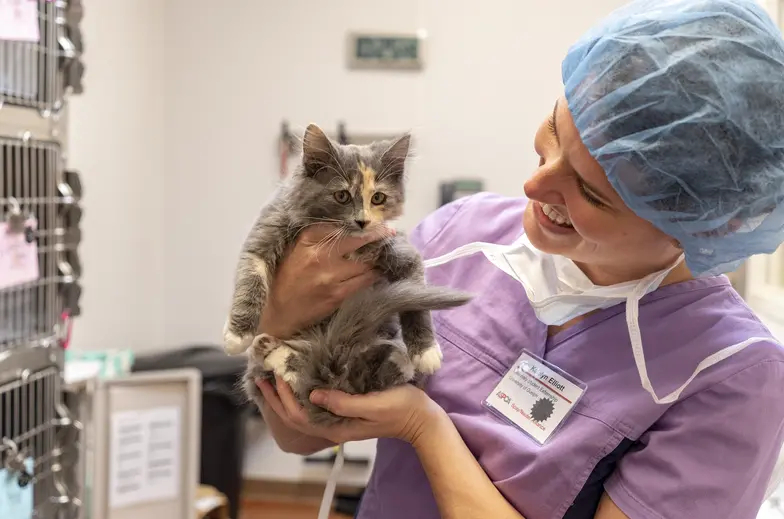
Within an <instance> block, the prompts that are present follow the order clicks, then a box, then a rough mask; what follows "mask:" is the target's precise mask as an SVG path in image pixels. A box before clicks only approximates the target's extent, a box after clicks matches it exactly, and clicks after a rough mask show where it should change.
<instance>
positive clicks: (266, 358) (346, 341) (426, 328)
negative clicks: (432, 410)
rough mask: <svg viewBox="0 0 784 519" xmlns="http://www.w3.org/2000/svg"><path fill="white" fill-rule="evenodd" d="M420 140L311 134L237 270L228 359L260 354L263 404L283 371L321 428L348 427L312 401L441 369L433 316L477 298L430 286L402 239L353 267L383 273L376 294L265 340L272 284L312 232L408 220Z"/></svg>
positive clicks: (250, 378)
mask: <svg viewBox="0 0 784 519" xmlns="http://www.w3.org/2000/svg"><path fill="white" fill-rule="evenodd" d="M409 143H410V136H409V135H405V136H403V137H401V138H399V139H397V140H394V141H384V142H376V143H373V144H370V145H367V146H356V145H346V146H344V145H339V144H336V143H334V142H332V141H331V140H330V139H329V138H328V137H327V136H326V135H325V134H324V132H322V131H321V129H319V128H318V127H317V126H315V125H310V126H308V128H307V130H306V132H305V136H304V139H303V146H302V147H303V155H302V164H301V165H300V166H299V168H297V170H296V172H295V173H294V174H293V175H292V176H291V177H290V178H289V179H288V180H287V181H285V182H284V183H283V185H282V186H281V187H280V188H279V190H278V191H277V193H276V194H275V196H274V198H273V200H272V201H271V202H270V203H268V204H267V205H266V206H265V207H264V208H263V209H262V211H261V215H260V216H259V218H258V219H257V221H256V223H255V224H254V226H253V229H252V230H251V232H250V235H249V236H248V238H247V240H246V242H245V244H244V247H243V249H242V253H241V255H240V260H239V265H238V268H237V273H236V279H235V288H234V296H233V301H232V305H231V313H230V315H229V318H228V320H227V321H226V326H225V329H224V341H225V348H226V351H227V352H229V353H230V354H238V353H241V352H243V351H246V350H247V349H249V348H250V351H249V354H248V358H249V360H248V368H247V371H246V374H245V377H244V388H245V391H246V393H247V394H248V395H249V396H250V397H251V398H252V399H254V400H255V401H256V402H257V403H261V393H260V391H259V390H258V388H257V387H256V385H255V381H256V380H258V379H262V378H272V377H273V373H275V374H277V375H279V376H280V377H281V378H283V380H285V381H286V382H288V383H289V385H290V386H291V388H292V390H293V391H294V393H295V395H296V396H297V398H298V400H299V401H300V403H301V404H302V405H303V406H304V407H305V408H306V409H307V410H308V412H309V414H310V418H311V419H312V420H313V421H314V422H317V423H322V424H331V423H337V422H339V421H341V420H342V419H341V418H339V417H337V416H336V415H334V414H332V413H330V412H328V411H326V410H324V409H322V408H320V407H317V406H314V405H312V404H311V403H310V401H309V395H310V393H311V391H312V390H313V389H316V388H327V389H339V390H341V391H344V392H347V393H352V394H363V393H368V392H371V391H382V390H384V389H388V388H391V387H393V386H397V385H401V384H406V383H409V382H414V383H420V382H421V381H422V380H423V378H424V376H426V375H429V374H432V373H434V372H435V371H436V370H437V369H438V368H439V367H440V366H441V359H442V356H441V349H440V348H439V346H438V343H437V342H436V340H435V336H434V333H433V326H432V321H431V316H430V310H437V309H444V308H451V307H455V306H460V305H463V304H465V303H467V302H468V301H469V300H470V299H471V296H470V295H468V294H465V293H462V292H455V291H452V290H449V289H446V288H440V287H431V286H427V285H426V284H425V277H424V267H423V265H422V260H421V257H420V256H419V254H418V253H417V251H416V249H414V247H413V246H412V245H411V244H410V243H409V242H408V240H407V239H406V238H405V236H404V235H402V233H398V234H397V235H396V236H390V237H387V238H385V239H383V240H381V241H378V242H375V243H371V244H368V245H366V246H364V247H362V248H360V249H359V250H358V251H357V252H356V253H355V254H354V255H352V256H353V257H352V259H361V260H363V261H370V262H372V263H373V265H374V268H375V269H376V270H377V271H378V272H379V273H380V274H381V280H380V281H379V282H377V283H376V284H375V285H374V286H373V287H371V288H369V289H367V290H363V291H360V292H359V293H357V294H355V295H353V296H351V297H349V298H348V299H347V300H346V301H344V302H343V304H342V305H341V307H340V308H339V309H338V310H336V311H335V312H334V313H333V314H332V315H331V316H329V317H327V318H326V319H324V320H322V321H321V322H320V323H317V324H315V325H313V326H310V327H308V328H305V329H303V330H300V331H299V332H297V333H296V334H295V335H294V336H293V337H291V338H290V339H287V340H280V339H277V338H274V337H270V336H268V335H266V334H263V333H262V334H261V335H258V336H257V335H256V332H257V328H258V325H259V319H260V316H261V314H262V308H263V305H264V302H265V299H266V296H267V294H268V290H269V284H270V281H271V280H272V279H274V276H275V271H276V269H277V267H278V265H279V264H280V261H281V260H282V258H283V256H284V254H285V252H286V250H287V249H288V247H289V246H290V245H291V244H292V243H293V242H294V241H295V240H296V238H297V236H298V234H299V233H300V232H301V231H302V230H303V229H305V228H306V227H308V226H310V225H313V224H316V223H328V224H331V225H334V226H336V232H335V233H334V234H332V235H330V238H328V239H327V240H326V241H327V243H325V244H324V246H327V247H328V246H330V243H329V241H331V240H332V239H338V238H340V237H342V236H348V235H361V234H362V233H365V232H368V231H370V230H371V229H374V228H376V226H379V225H382V224H383V223H384V222H386V221H388V220H392V219H394V218H397V217H399V216H400V215H401V214H402V211H403V204H404V198H405V197H404V194H405V185H404V176H405V161H406V158H407V157H408V152H409Z"/></svg>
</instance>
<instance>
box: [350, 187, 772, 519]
mask: <svg viewBox="0 0 784 519" xmlns="http://www.w3.org/2000/svg"><path fill="white" fill-rule="evenodd" d="M525 205H526V200H524V199H519V198H518V199H510V198H502V197H500V196H496V195H490V194H480V195H475V196H471V197H467V198H464V199H461V200H458V201H456V202H453V203H451V204H449V205H446V206H444V207H442V208H440V209H439V210H437V211H436V212H435V213H434V214H432V215H431V216H429V217H428V218H426V219H425V220H424V221H423V222H422V223H421V224H420V225H419V226H418V227H417V228H416V229H415V230H414V232H413V233H412V236H411V238H412V241H413V243H414V244H415V246H416V247H417V248H418V249H419V250H420V252H421V253H422V255H423V256H424V257H425V258H434V257H437V256H440V255H442V254H444V253H447V252H449V251H451V250H452V249H454V248H456V247H458V246H461V245H464V244H466V243H470V242H474V241H484V242H493V243H504V244H506V243H511V242H513V241H514V240H515V239H516V238H518V237H519V236H520V234H521V233H522V232H523V231H522V215H523V210H524V208H525ZM427 278H428V282H429V283H431V284H439V285H448V286H451V287H455V288H460V289H465V290H469V291H471V292H473V293H475V294H477V297H476V299H475V300H473V301H472V302H471V303H470V304H469V305H467V306H465V307H461V308H457V309H452V310H446V311H441V312H435V313H434V316H433V319H434V322H435V326H436V329H437V333H438V338H439V343H440V344H441V347H442V349H443V352H444V363H443V367H442V368H441V370H440V371H438V372H437V373H436V374H435V375H434V376H433V377H432V378H431V380H430V381H429V383H428V386H427V392H428V394H429V395H430V396H431V397H432V398H433V399H434V400H435V401H436V402H438V403H439V404H440V405H441V406H442V407H443V408H444V409H445V410H446V411H447V412H448V414H449V416H450V418H451V419H452V421H453V422H454V424H455V426H456V427H457V429H458V431H459V432H460V434H461V436H462V437H463V440H464V441H465V442H466V444H467V446H468V448H469V449H470V450H471V452H472V453H473V454H474V456H475V457H476V458H477V460H478V461H479V463H480V464H481V466H482V467H483V468H484V470H485V472H486V473H487V474H488V476H489V477H490V479H491V480H492V481H493V482H494V483H495V485H496V487H497V488H498V489H499V490H500V492H501V493H502V494H503V495H504V497H505V498H506V499H507V500H508V501H509V502H510V503H512V505H514V507H515V508H516V509H517V510H519V511H520V513H521V514H522V515H523V516H524V517H525V518H526V519H562V518H568V519H589V518H592V517H593V516H594V514H595V511H596V505H597V503H598V500H599V498H600V497H601V494H602V492H603V491H606V492H607V493H608V494H609V495H610V497H611V498H612V499H613V501H614V502H615V503H616V504H617V505H618V507H620V509H621V510H623V511H624V512H625V513H626V515H627V516H629V517H630V518H631V519H663V518H667V519H673V518H684V519H685V518H688V519H753V518H754V517H756V514H757V512H758V510H759V507H760V505H761V503H762V501H763V494H764V492H765V489H766V486H767V483H768V480H769V478H770V474H771V472H772V469H773V466H774V464H775V460H776V458H777V456H778V453H779V450H780V447H781V444H782V440H783V439H784V392H783V391H782V388H783V387H784V351H783V350H782V347H781V346H780V345H779V344H778V343H777V342H776V341H775V340H774V339H773V338H772V336H771V334H770V332H769V330H768V329H767V328H766V327H765V326H764V325H763V324H762V323H761V322H760V321H759V319H758V318H757V317H756V316H755V315H754V313H753V312H752V311H751V310H750V309H749V307H748V306H747V305H746V304H745V303H744V302H743V300H742V299H741V298H740V297H739V295H738V294H737V293H736V292H735V290H733V288H732V286H731V285H730V283H729V281H728V280H727V278H726V277H725V276H719V277H709V278H705V279H695V280H691V281H687V282H683V283H678V284H674V285H668V286H664V287H662V288H659V289H658V290H656V291H654V292H652V293H651V294H648V295H647V296H646V297H645V298H643V299H642V300H641V302H640V328H641V331H642V340H643V347H644V351H645V358H646V361H647V366H648V373H649V375H650V379H651V383H652V384H653V387H654V389H655V390H656V393H657V395H659V396H660V397H661V396H663V395H666V394H668V393H670V392H671V391H673V390H674V389H676V388H677V387H678V386H680V385H681V384H683V382H685V381H686V379H687V378H688V377H689V376H690V375H691V374H692V372H693V371H694V369H695V367H696V366H697V364H698V363H699V362H700V361H701V360H702V359H704V358H705V357H707V356H709V355H711V354H712V353H714V352H716V351H718V350H721V349H722V348H725V347H727V346H730V345H732V344H736V343H739V342H742V341H744V340H745V339H748V338H750V337H759V336H761V337H768V338H770V340H769V341H767V342H761V343H757V344H753V345H752V346H749V347H748V348H746V349H745V350H743V351H742V352H740V353H738V354H736V355H734V356H732V357H730V358H729V359H726V360H724V361H722V362H720V363H718V364H716V365H715V366H713V367H711V368H709V369H707V370H705V371H703V372H702V373H700V375H698V376H697V378H696V379H695V380H694V381H692V383H691V384H690V385H689V386H688V387H687V388H686V390H685V391H684V392H683V393H682V395H681V397H680V398H679V399H678V401H677V402H675V403H672V404H665V405H661V404H656V403H655V402H654V401H653V400H652V398H651V396H650V395H649V394H648V393H647V392H646V391H645V390H644V389H643V388H642V386H641V385H640V379H639V375H638V373H637V369H636V367H635V364H634V358H633V357H632V349H631V344H630V342H629V336H628V332H627V329H626V321H625V311H624V310H625V307H624V305H623V304H621V305H616V306H613V307H611V308H608V309H606V310H602V311H599V312H597V313H595V314H593V315H591V316H589V317H588V318H587V319H585V320H583V321H581V322H580V323H578V324H576V325H575V326H573V327H571V328H569V329H567V330H564V331H563V332H561V333H558V334H557V335H555V336H553V337H550V338H548V337H547V327H546V326H545V325H544V324H542V323H541V322H539V321H538V320H537V319H536V317H535V315H534V312H533V310H532V309H531V307H530V305H529V304H528V301H527V299H526V295H525V291H524V290H523V288H522V286H521V285H520V284H519V283H518V282H517V281H515V280H514V279H513V278H511V277H510V276H508V275H507V274H505V273H504V272H502V271H501V270H499V269H498V268H496V267H494V266H493V265H492V264H491V263H490V262H489V261H488V260H487V259H486V258H485V257H484V255H482V254H481V253H479V254H475V255H473V256H469V257H464V258H460V259H457V260H454V261H452V262H450V263H447V264H444V265H441V266H438V267H433V268H430V269H428V272H427ZM524 348H525V349H528V350H529V351H531V352H532V353H534V354H536V355H538V356H539V357H542V358H544V359H545V360H547V361H548V362H550V363H552V364H555V365H556V366H558V367H559V368H561V369H562V370H565V371H567V372H568V373H570V374H571V375H573V376H574V377H577V378H578V379H580V380H582V381H583V382H585V383H586V384H587V390H586V392H585V394H584V396H583V397H582V399H581V400H580V401H579V402H578V404H577V406H576V407H575V408H574V410H573V411H572V413H571V414H570V415H569V416H568V417H567V418H566V420H565V421H564V423H563V424H562V426H561V428H560V429H559V430H557V431H556V432H555V433H554V435H553V436H552V437H551V438H550V439H549V440H548V441H547V442H546V443H545V444H544V445H539V444H538V443H536V442H535V441H534V440H532V439H531V438H529V437H528V436H526V435H525V434H524V433H523V432H521V431H520V430H519V429H517V428H516V427H515V426H513V425H511V424H509V423H507V422H504V421H502V420H501V419H499V418H497V417H496V416H495V415H493V414H492V413H491V412H490V411H489V410H488V409H487V408H486V407H485V406H484V405H483V404H482V402H483V400H484V399H485V398H486V397H487V396H488V395H489V394H490V392H491V391H492V389H493V388H494V386H495V385H496V384H497V383H498V381H499V380H500V379H501V377H502V376H503V375H504V374H505V373H506V372H507V370H508V369H509V368H510V366H511V365H512V364H513V363H514V361H515V360H516V359H517V358H518V356H519V355H520V353H521V351H522V350H523V349H524ZM455 470H460V468H459V467H455ZM357 517H358V518H359V519H402V518H405V519H420V518H421V519H437V518H438V517H439V513H438V509H437V507H436V503H435V499H434V498H433V494H432V491H431V489H430V485H429V483H428V480H427V477H426V475H425V473H424V471H423V469H422V466H421V464H420V462H419V460H418V458H417V456H416V453H415V452H414V450H413V449H412V448H411V447H410V446H409V445H408V444H406V443H403V442H400V441H398V440H392V439H381V440H379V441H378V449H377V454H376V461H375V466H374V469H373V473H372V475H371V478H370V481H369V483H368V487H367V489H366V491H365V494H364V496H363V499H362V503H361V505H360V510H359V512H358V516H357Z"/></svg>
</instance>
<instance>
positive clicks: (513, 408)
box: [484, 351, 586, 444]
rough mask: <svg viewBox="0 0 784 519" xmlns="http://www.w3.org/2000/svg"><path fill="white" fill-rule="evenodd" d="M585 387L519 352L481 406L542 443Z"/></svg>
mask: <svg viewBox="0 0 784 519" xmlns="http://www.w3.org/2000/svg"><path fill="white" fill-rule="evenodd" d="M585 388H586V385H585V384H584V383H583V382H581V381H579V380H577V379H576V378H574V377H572V376H571V375H569V374H568V373H566V372H564V371H563V370H560V369H558V368H557V367H556V366H554V365H552V364H550V363H548V362H547V361H545V360H542V359H540V358H539V357H537V356H536V355H533V354H532V353H530V352H528V351H523V354H522V355H520V358H518V359H517V361H516V362H515V363H514V365H513V366H512V367H511V369H510V370H509V371H508V372H507V373H506V375H504V377H503V378H502V379H501V381H500V382H499V383H498V385H497V386H495V389H493V392H492V393H491V394H490V396H488V397H487V399H486V400H485V402H484V403H485V405H486V406H487V407H489V408H490V410H491V411H493V412H494V413H495V414H496V415H499V416H501V417H502V418H505V419H506V420H508V421H509V422H511V423H512V424H514V425H515V426H517V427H518V428H519V429H520V430H522V431H523V432H524V433H526V434H527V435H528V436H530V437H531V438H533V439H534V440H535V441H536V442H538V443H539V444H544V443H545V442H546V441H547V440H548V439H549V438H550V437H551V436H552V435H553V433H554V432H555V431H556V430H558V428H559V427H560V426H561V424H562V423H563V422H564V420H565V419H566V417H567V416H568V415H569V413H571V412H572V409H573V408H574V406H575V405H577V402H578V401H579V400H580V398H581V397H582V396H583V393H585Z"/></svg>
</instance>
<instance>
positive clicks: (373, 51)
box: [347, 32, 425, 70]
mask: <svg viewBox="0 0 784 519" xmlns="http://www.w3.org/2000/svg"><path fill="white" fill-rule="evenodd" d="M424 41H425V36H424V33H422V32H416V33H408V34H376V33H366V32H353V33H350V34H349V35H348V45H347V47H348V66H349V68H352V69H382V70H383V69H393V70H401V69H403V70H421V69H422V68H423V67H424V60H423V56H422V52H423V47H424Z"/></svg>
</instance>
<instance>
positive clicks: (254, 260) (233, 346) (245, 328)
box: [223, 252, 271, 355]
mask: <svg viewBox="0 0 784 519" xmlns="http://www.w3.org/2000/svg"><path fill="white" fill-rule="evenodd" d="M270 273H271V268H270V265H269V263H268V262H267V261H266V260H265V259H263V258H260V257H257V256H254V255H252V254H249V253H247V252H244V253H242V255H241V256H240V261H239V266H238V268H237V276H236V280H235V283H234V296H233V299H232V303H231V312H230V314H229V318H228V319H227V320H226V324H225V326H224V329H223V341H224V345H225V348H226V351H227V352H228V353H230V354H235V355H236V354H238V353H242V352H244V351H246V350H247V349H248V348H249V347H250V346H251V344H252V343H253V339H254V338H255V337H256V331H257V330H258V327H259V319H260V318H261V312H262V310H263V308H264V301H265V300H266V297H267V292H268V290H269V282H270Z"/></svg>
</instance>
